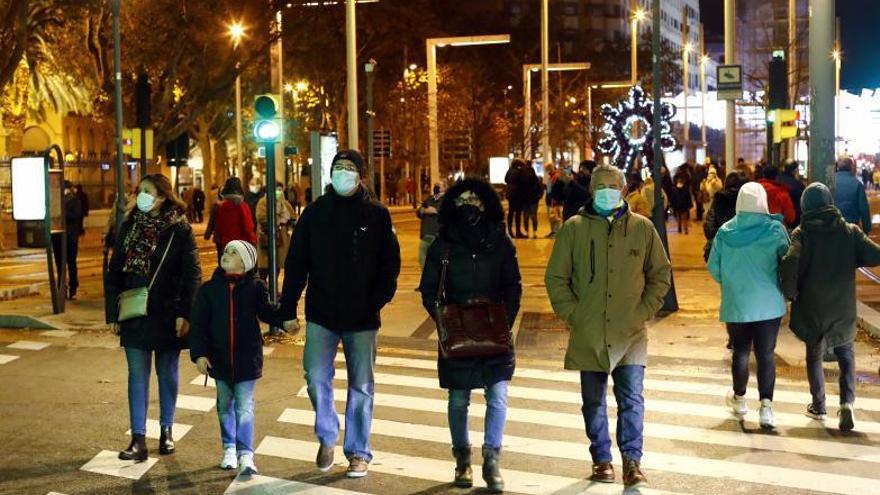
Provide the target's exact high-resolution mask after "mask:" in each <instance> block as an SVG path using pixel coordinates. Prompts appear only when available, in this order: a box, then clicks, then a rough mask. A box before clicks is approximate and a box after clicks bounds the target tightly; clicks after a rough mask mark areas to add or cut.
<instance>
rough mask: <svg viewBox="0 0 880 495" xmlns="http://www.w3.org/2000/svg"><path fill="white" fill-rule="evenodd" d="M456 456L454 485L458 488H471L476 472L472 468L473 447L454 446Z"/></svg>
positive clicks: (453, 452)
mask: <svg viewBox="0 0 880 495" xmlns="http://www.w3.org/2000/svg"><path fill="white" fill-rule="evenodd" d="M452 455H453V456H455V480H454V481H453V482H452V485H453V486H455V487H456V488H470V487H472V486H474V473H473V471H472V470H471V448H470V447H461V448H455V447H453V448H452Z"/></svg>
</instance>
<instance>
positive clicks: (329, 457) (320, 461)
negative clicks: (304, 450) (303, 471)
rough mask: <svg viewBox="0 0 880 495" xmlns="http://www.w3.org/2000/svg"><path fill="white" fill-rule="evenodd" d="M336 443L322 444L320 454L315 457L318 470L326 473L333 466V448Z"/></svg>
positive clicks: (319, 449)
mask: <svg viewBox="0 0 880 495" xmlns="http://www.w3.org/2000/svg"><path fill="white" fill-rule="evenodd" d="M334 448H335V446H334V445H321V446H320V447H318V455H317V456H316V457H315V465H316V466H318V470H320V471H321V472H324V473H326V472H327V471H329V470H330V468H332V467H333V450H334Z"/></svg>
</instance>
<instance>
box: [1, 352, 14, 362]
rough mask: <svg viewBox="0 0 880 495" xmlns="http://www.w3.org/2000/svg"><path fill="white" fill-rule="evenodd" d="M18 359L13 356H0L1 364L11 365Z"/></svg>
mask: <svg viewBox="0 0 880 495" xmlns="http://www.w3.org/2000/svg"><path fill="white" fill-rule="evenodd" d="M16 359H18V356H13V355H11V354H0V364H6V363H11V362H13V361H15V360H16Z"/></svg>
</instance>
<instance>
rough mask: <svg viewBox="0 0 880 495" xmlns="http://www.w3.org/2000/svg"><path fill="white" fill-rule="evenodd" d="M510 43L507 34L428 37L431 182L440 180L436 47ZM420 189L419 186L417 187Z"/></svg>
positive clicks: (435, 182) (426, 45)
mask: <svg viewBox="0 0 880 495" xmlns="http://www.w3.org/2000/svg"><path fill="white" fill-rule="evenodd" d="M504 43H510V35H509V34H493V35H483V36H458V37H454V38H428V39H426V40H425V49H426V51H427V52H428V150H429V152H430V153H429V158H430V165H431V169H430V172H431V177H430V181H431V184H432V185H433V184H437V183H438V182H439V180H440V143H439V139H440V138H439V136H438V129H437V48H438V47H439V48H442V47H444V46H446V45H449V46H480V45H499V44H504ZM417 189H418V190H421V188H417Z"/></svg>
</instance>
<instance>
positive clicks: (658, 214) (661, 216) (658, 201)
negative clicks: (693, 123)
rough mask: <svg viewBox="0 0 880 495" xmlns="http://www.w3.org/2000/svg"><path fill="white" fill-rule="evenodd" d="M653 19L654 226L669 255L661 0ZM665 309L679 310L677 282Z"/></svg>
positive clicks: (664, 300) (652, 164)
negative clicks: (664, 177) (662, 139)
mask: <svg viewBox="0 0 880 495" xmlns="http://www.w3.org/2000/svg"><path fill="white" fill-rule="evenodd" d="M653 1H654V3H653V16H654V17H653V19H652V22H653V24H654V28H653V37H654V38H653V43H652V49H653V54H652V60H653V92H654V122H653V124H652V125H651V132H652V133H653V136H652V144H653V147H654V159H653V163H651V168H652V170H651V174H652V176H653V177H654V212H653V215H652V216H653V220H654V228H655V229H657V233H658V234H659V235H660V241H661V242H662V243H663V248H664V249H665V250H666V254H667V256H668V255H669V239H668V237H667V235H666V211H665V210H666V208H665V207H664V201H663V188H662V187H660V186H661V184H662V183H663V181H662V176H661V174H660V165H661V162H663V149H662V147H661V143H660V133H661V129H662V119H661V118H660V105H661V102H660V95H662V94H663V91H662V89H663V88H661V87H660V81H661V79H660V77H661V74H660V0H653ZM662 310H663V311H668V312H672V311H678V298H677V297H676V295H675V282H674V281H673V282H672V287H670V288H669V292H668V293H667V294H666V297H665V298H664V299H663V309H662Z"/></svg>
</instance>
